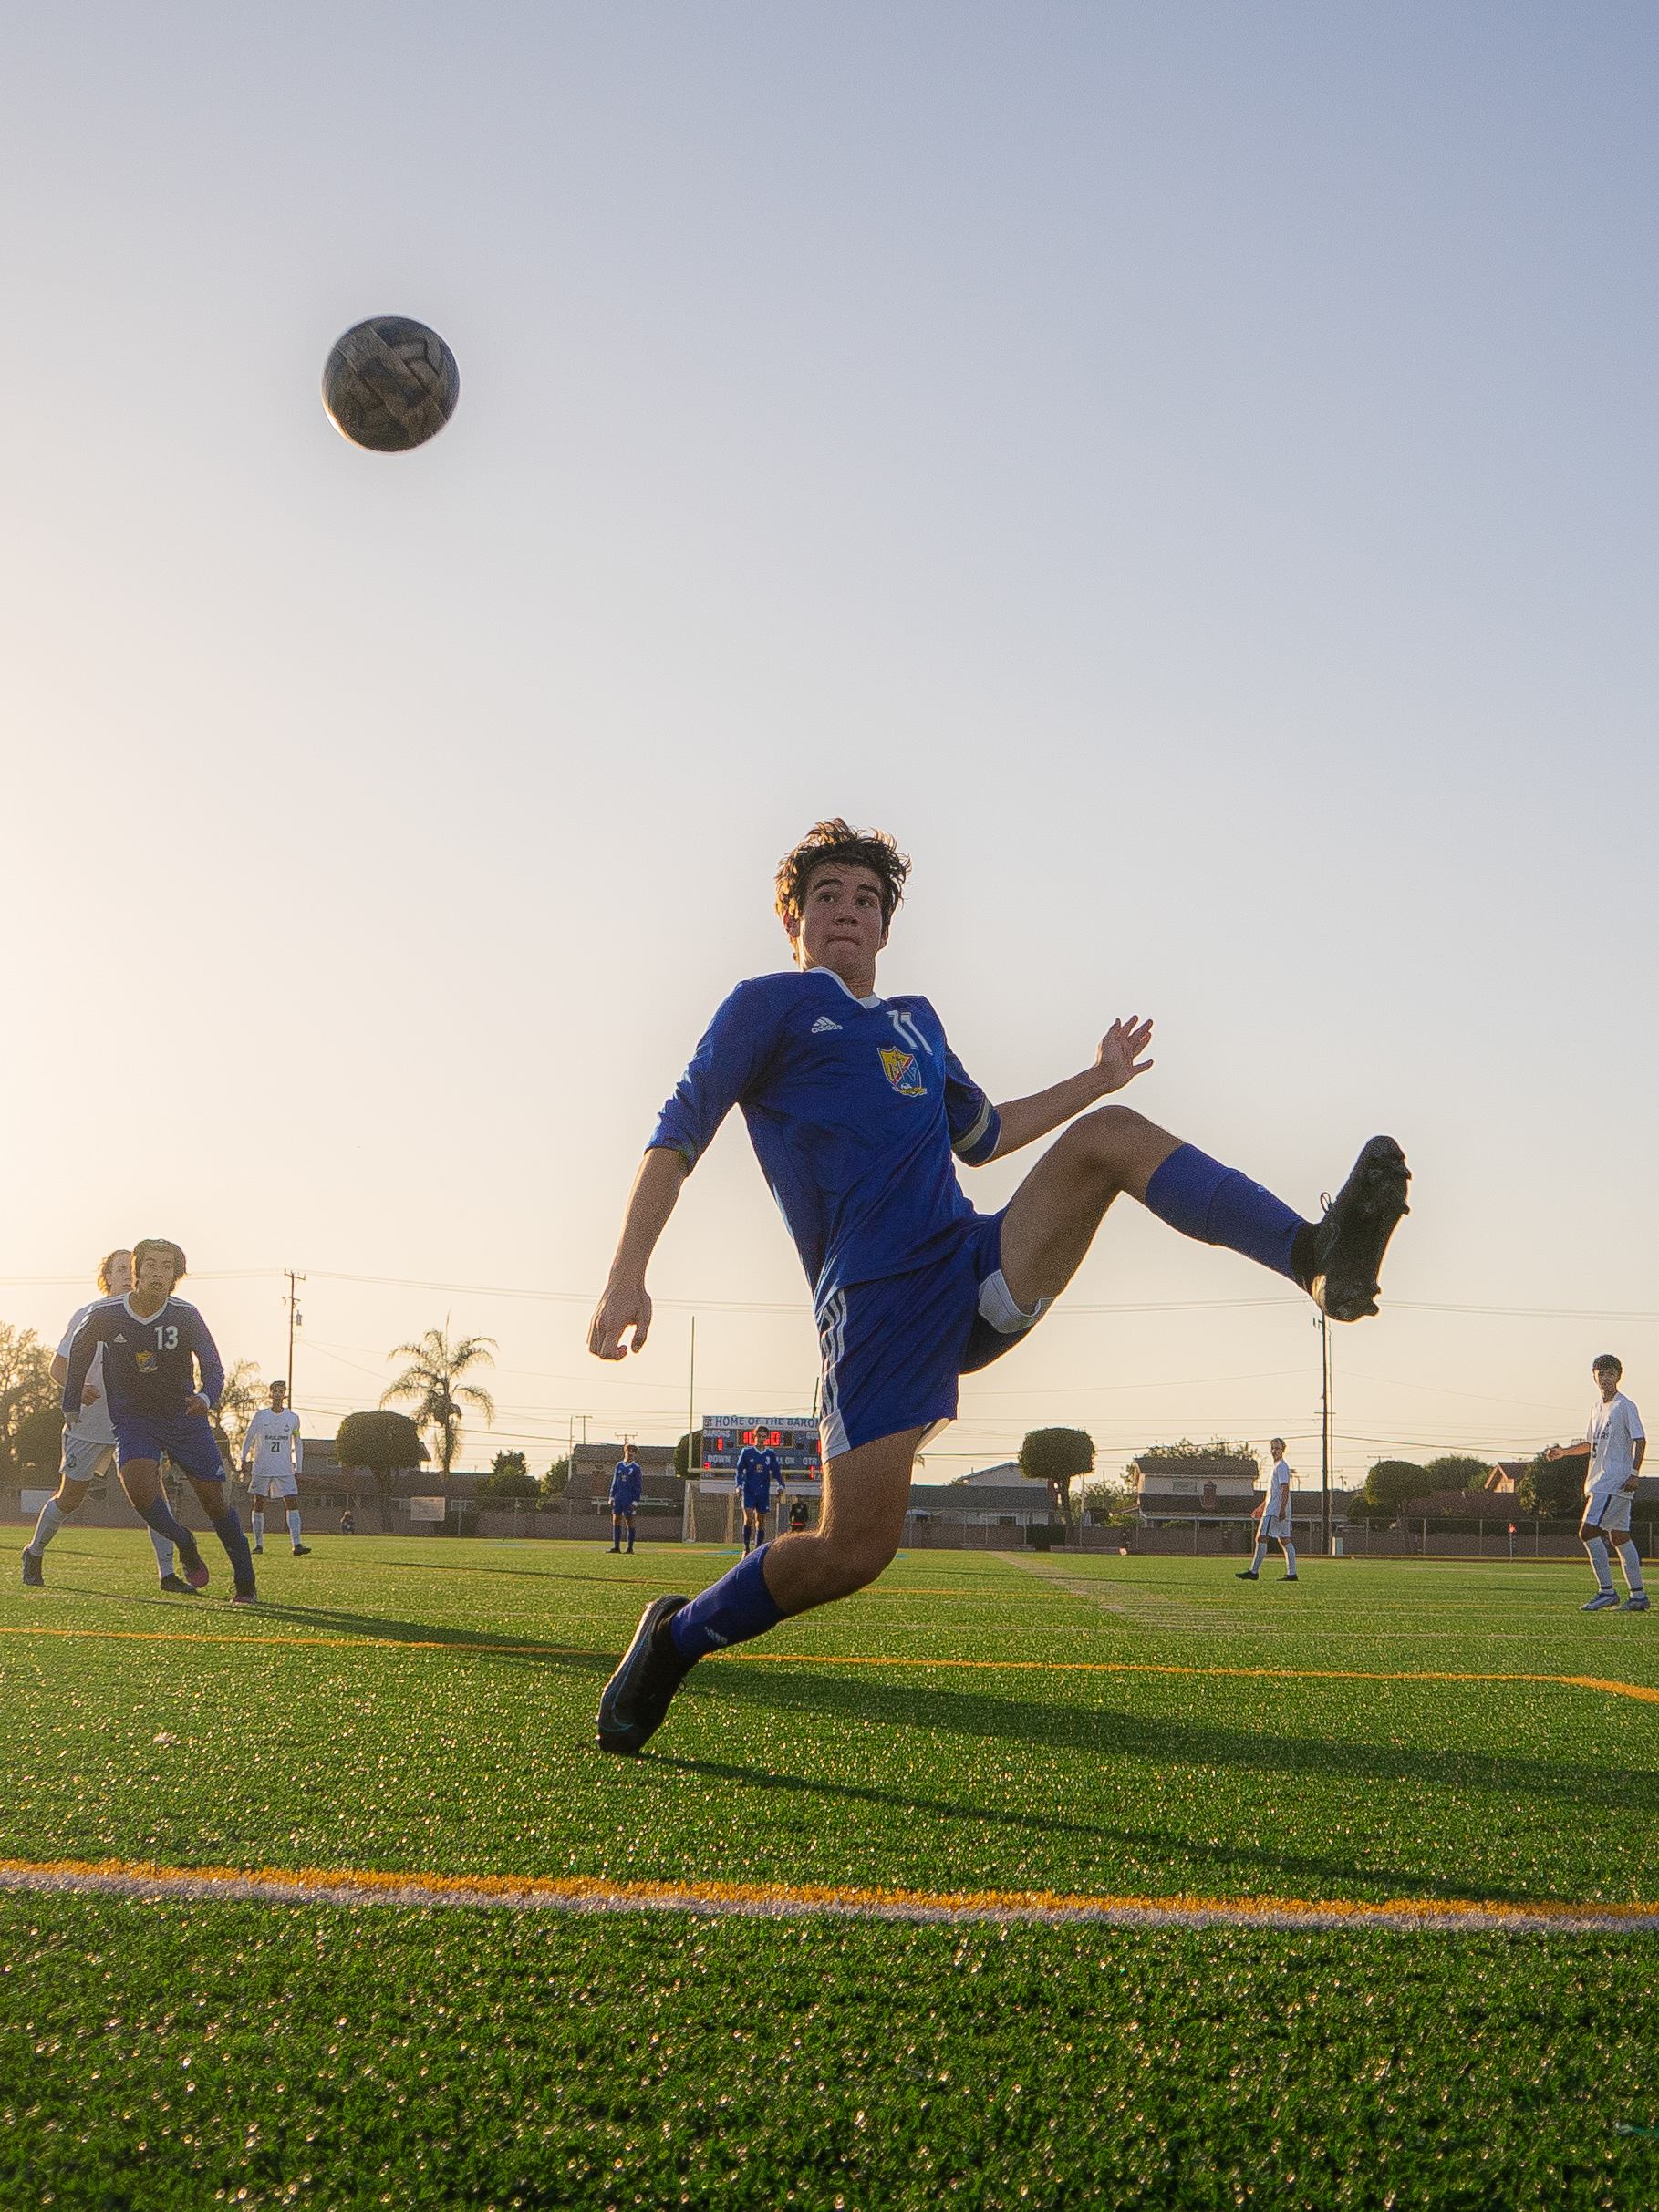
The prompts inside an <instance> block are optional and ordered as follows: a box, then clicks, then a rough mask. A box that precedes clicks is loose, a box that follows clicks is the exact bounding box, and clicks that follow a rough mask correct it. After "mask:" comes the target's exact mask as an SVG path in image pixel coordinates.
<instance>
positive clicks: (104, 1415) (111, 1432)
mask: <svg viewBox="0 0 1659 2212" xmlns="http://www.w3.org/2000/svg"><path fill="white" fill-rule="evenodd" d="M108 1303H109V1301H108V1299H106V1298H101V1297H98V1298H88V1301H87V1303H86V1304H85V1305H84V1306H82V1307H79V1308H77V1310H76V1311H75V1312H74V1313H72V1314H71V1315H70V1317H69V1326H68V1328H66V1329H65V1330H64V1332H63V1342H62V1343H61V1344H60V1345H59V1346H58V1348H57V1357H58V1358H59V1359H67V1358H68V1357H69V1347H70V1345H71V1344H73V1343H74V1341H75V1332H76V1330H77V1329H78V1328H79V1327H80V1325H81V1323H82V1322H83V1321H84V1320H85V1319H86V1318H87V1316H88V1314H89V1313H90V1312H91V1311H92V1308H94V1307H95V1306H104V1305H107V1304H108ZM87 1380H88V1383H89V1384H90V1385H91V1386H92V1388H93V1389H94V1390H96V1391H97V1392H98V1397H97V1399H96V1400H95V1401H94V1402H93V1403H92V1404H91V1405H89V1406H83V1407H82V1408H81V1411H80V1419H79V1420H78V1421H77V1422H76V1424H75V1433H76V1435H77V1436H78V1438H79V1439H80V1440H81V1441H82V1442H84V1443H88V1444H112V1443H114V1442H115V1421H114V1419H113V1417H112V1416H111V1414H110V1411H109V1392H108V1391H107V1390H105V1388H104V1348H103V1346H102V1345H101V1344H100V1345H99V1348H98V1349H97V1350H96V1351H95V1352H94V1353H93V1355H92V1364H91V1366H90V1367H89V1368H88V1370H87Z"/></svg>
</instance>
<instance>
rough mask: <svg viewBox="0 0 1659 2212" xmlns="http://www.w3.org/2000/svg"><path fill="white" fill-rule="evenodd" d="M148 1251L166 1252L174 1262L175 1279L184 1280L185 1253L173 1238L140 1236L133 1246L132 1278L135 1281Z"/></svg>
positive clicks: (177, 1280) (173, 1276) (173, 1273)
mask: <svg viewBox="0 0 1659 2212" xmlns="http://www.w3.org/2000/svg"><path fill="white" fill-rule="evenodd" d="M147 1252H165V1253H166V1254H167V1256H168V1257H169V1258H170V1259H171V1262H172V1279H173V1281H174V1282H175V1283H181V1282H182V1281H183V1280H184V1254H183V1252H182V1251H181V1248H180V1247H179V1246H177V1245H175V1244H174V1243H173V1241H172V1239H171V1237H168V1236H140V1239H139V1241H138V1243H137V1244H136V1245H134V1246H133V1247H132V1279H133V1281H134V1282H135V1283H136V1282H137V1281H138V1279H139V1269H140V1267H141V1266H143V1264H144V1255H145V1254H146V1253H147Z"/></svg>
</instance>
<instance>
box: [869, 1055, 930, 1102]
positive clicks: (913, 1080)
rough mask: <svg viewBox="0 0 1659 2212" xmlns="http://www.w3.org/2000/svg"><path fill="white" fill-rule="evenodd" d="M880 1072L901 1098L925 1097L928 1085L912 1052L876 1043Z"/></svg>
mask: <svg viewBox="0 0 1659 2212" xmlns="http://www.w3.org/2000/svg"><path fill="white" fill-rule="evenodd" d="M876 1050H877V1051H878V1052H879V1053H880V1054H881V1067H882V1072H883V1074H884V1075H885V1076H886V1077H887V1080H888V1082H889V1083H891V1084H892V1086H893V1088H894V1090H897V1093H898V1095H899V1097H900V1098H901V1099H925V1098H926V1097H927V1095H928V1086H927V1084H926V1083H924V1082H923V1080H922V1079H921V1074H920V1071H919V1070H918V1067H917V1065H916V1055H915V1053H914V1052H900V1051H898V1050H897V1049H896V1048H895V1047H894V1046H892V1045H877V1046H876Z"/></svg>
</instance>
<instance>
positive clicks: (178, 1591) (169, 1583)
mask: <svg viewBox="0 0 1659 2212" xmlns="http://www.w3.org/2000/svg"><path fill="white" fill-rule="evenodd" d="M161 1588H162V1589H164V1590H168V1591H171V1594H172V1596H173V1597H194V1596H195V1595H196V1593H195V1592H194V1590H192V1588H191V1587H190V1585H189V1583H188V1582H186V1581H185V1579H184V1577H183V1576H182V1575H163V1576H162V1577H161Z"/></svg>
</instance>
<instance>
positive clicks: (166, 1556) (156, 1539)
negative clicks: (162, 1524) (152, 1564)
mask: <svg viewBox="0 0 1659 2212" xmlns="http://www.w3.org/2000/svg"><path fill="white" fill-rule="evenodd" d="M150 1543H151V1544H152V1545H154V1547H155V1555H156V1565H157V1566H159V1567H160V1568H161V1572H162V1574H163V1575H171V1573H172V1545H171V1544H170V1543H169V1542H168V1541H167V1538H166V1537H165V1536H164V1535H162V1534H161V1531H160V1530H159V1529H155V1528H152V1529H151V1530H150Z"/></svg>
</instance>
